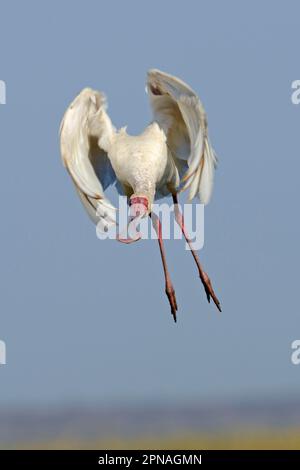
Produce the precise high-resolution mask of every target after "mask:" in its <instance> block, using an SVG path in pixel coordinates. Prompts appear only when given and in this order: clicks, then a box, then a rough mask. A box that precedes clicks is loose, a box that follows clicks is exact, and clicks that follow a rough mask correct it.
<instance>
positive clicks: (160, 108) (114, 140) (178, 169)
mask: <svg viewBox="0 0 300 470" xmlns="http://www.w3.org/2000/svg"><path fill="white" fill-rule="evenodd" d="M146 91H147V92H148V94H149V98H150V104H151V107H152V111H153V122H152V123H150V124H149V125H148V126H147V127H146V129H145V130H144V131H143V132H142V133H141V134H140V135H138V136H132V135H129V134H127V132H126V128H122V129H120V130H116V129H115V127H114V126H113V124H112V122H111V120H110V118H109V116H108V114H107V105H106V98H105V95H104V94H103V93H100V92H98V91H94V90H92V89H90V88H85V89H83V90H82V91H81V93H80V94H79V95H78V96H77V97H76V98H75V99H74V101H73V102H72V103H71V105H70V106H69V107H68V109H67V110H66V112H65V115H64V117H63V120H62V123H61V127H60V143H61V155H62V160H63V163H64V165H65V167H66V169H67V170H68V172H69V174H70V176H71V178H72V180H73V183H74V185H75V188H76V190H77V192H78V194H79V196H80V198H81V200H82V202H83V204H84V206H85V208H86V210H87V212H88V214H89V215H90V217H91V218H92V220H93V221H94V222H95V223H98V222H99V220H100V219H105V223H106V224H108V225H114V224H116V208H115V207H114V206H113V205H112V204H111V202H110V201H109V200H108V199H107V197H106V195H105V194H104V191H105V189H106V188H107V187H108V186H109V185H111V184H114V183H117V184H116V187H117V189H118V191H119V192H121V193H123V194H125V195H126V196H127V197H128V201H129V204H130V205H131V210H132V213H133V215H134V216H137V215H140V214H141V212H142V215H146V214H148V215H149V216H150V217H151V219H152V223H153V227H154V228H155V230H156V232H157V235H158V242H159V247H160V252H161V257H162V262H163V268H164V274H165V282H166V294H167V296H168V299H169V302H170V306H171V313H172V315H173V317H174V320H175V321H176V311H177V302H176V297H175V291H174V288H173V285H172V282H171V279H170V275H169V272H168V268H167V263H166V257H165V252H164V246H163V241H162V236H161V223H160V220H159V218H158V217H157V216H156V215H155V214H154V213H151V207H152V204H153V202H154V200H155V199H157V198H160V197H163V196H167V195H171V196H172V198H173V202H174V208H175V218H176V221H177V222H178V224H179V226H180V227H181V230H182V232H183V235H184V236H185V238H186V241H187V242H188V243H189V245H190V248H191V252H192V255H193V257H194V259H195V262H196V264H197V267H198V270H199V276H200V279H201V281H202V283H203V286H204V289H205V292H206V295H207V299H208V301H210V298H212V299H213V301H214V303H215V304H216V306H217V308H218V309H219V310H220V311H221V308H220V302H219V301H218V299H217V297H216V295H215V293H214V290H213V288H212V285H211V282H210V279H209V277H208V276H207V274H206V273H205V272H204V270H203V268H202V266H201V264H200V262H199V258H198V256H197V254H196V252H195V250H193V247H192V243H191V241H190V239H189V236H188V234H187V232H186V229H185V226H184V221H183V216H182V214H181V212H180V210H179V207H178V199H177V194H178V193H179V192H180V191H184V190H187V189H189V200H191V199H193V198H194V197H195V196H199V197H200V201H201V202H202V203H203V204H207V203H208V202H209V200H210V197H211V193H212V188H213V176H214V169H215V167H216V162H217V160H216V156H215V153H214V150H213V148H212V146H211V144H210V141H209V137H208V129H207V119H206V113H205V110H204V108H203V105H202V103H201V101H200V99H199V98H198V96H197V95H196V93H195V92H194V91H193V90H192V89H191V88H190V87H189V86H188V85H187V84H185V83H184V82H183V81H181V80H180V79H178V78H176V77H173V76H171V75H169V74H166V73H164V72H161V71H159V70H150V71H149V72H148V77H147V86H146ZM119 241H122V242H125V243H130V242H132V241H136V239H135V240H132V239H129V238H122V237H119Z"/></svg>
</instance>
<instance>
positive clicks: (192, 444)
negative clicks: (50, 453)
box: [0, 428, 300, 450]
mask: <svg viewBox="0 0 300 470" xmlns="http://www.w3.org/2000/svg"><path fill="white" fill-rule="evenodd" d="M0 447H1V448H4V446H1V445H0ZM5 448H14V449H53V450H54V449H107V450H112V449H129V450H133V449H169V450H173V449H175V450H176V449H187V450H206V449H300V428H288V429H280V430H279V429H276V430H270V429H266V430H261V429H259V430H257V429H256V430H255V429H250V430H246V431H245V430H244V429H241V430H236V431H234V432H228V433H226V432H225V431H224V432H220V433H218V434H204V433H203V434H186V435H173V436H168V437H166V436H164V437H151V436H148V437H144V438H141V439H132V440H131V439H128V440H124V439H123V438H122V439H118V438H115V437H113V438H111V439H105V440H91V441H81V440H75V439H70V438H60V439H57V440H53V441H49V442H42V441H41V442H38V443H37V442H35V443H30V444H24V443H23V444H18V445H14V446H9V447H8V446H6V447H5Z"/></svg>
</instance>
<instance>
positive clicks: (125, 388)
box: [0, 0, 300, 406]
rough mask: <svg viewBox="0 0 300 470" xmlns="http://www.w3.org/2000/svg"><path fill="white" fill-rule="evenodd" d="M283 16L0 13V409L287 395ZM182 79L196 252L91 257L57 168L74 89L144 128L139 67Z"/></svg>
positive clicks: (21, 8) (51, 10)
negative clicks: (191, 116)
mask: <svg viewBox="0 0 300 470" xmlns="http://www.w3.org/2000/svg"><path fill="white" fill-rule="evenodd" d="M299 14H300V5H299V3H297V2H292V1H289V2H285V3H284V4H283V3H281V5H277V4H275V3H274V2H271V1H266V2H258V1H254V2H247V4H246V2H238V1H227V2H221V1H211V2H204V1H191V0H187V1H185V2H178V1H165V2H158V1H156V0H154V1H151V2H145V1H139V2H137V1H132V0H129V1H127V2H116V1H110V2H97V1H85V2H71V1H64V2H58V1H53V2H48V3H47V4H45V3H43V4H41V3H40V2H37V1H30V0H29V1H27V2H16V1H11V2H7V1H6V2H2V3H1V28H0V65H1V66H0V79H1V80H5V82H6V86H7V104H6V105H1V106H0V126H1V137H0V153H1V164H2V171H1V176H0V179H1V184H0V194H1V197H0V213H1V222H2V223H1V248H0V250H1V266H0V275H1V287H2V289H1V292H2V293H1V297H0V339H2V340H5V342H6V346H7V365H6V366H1V367H0V389H1V394H0V406H1V405H3V406H4V405H9V404H11V405H16V404H17V405H20V406H22V405H24V404H41V405H49V404H53V403H79V402H80V403H94V402H95V403H102V404H106V403H111V402H118V403H121V402H133V401H134V402H142V403H144V402H149V401H168V402H186V401H187V400H195V401H199V400H207V399H210V400H214V399H215V400H223V399H228V400H237V399H238V400H239V399H245V398H249V397H250V398H251V397H258V396H265V397H267V398H270V397H274V396H275V395H279V396H281V395H283V394H289V393H297V392H299V390H300V367H299V368H297V366H293V365H292V364H291V361H290V355H291V342H292V341H293V340H295V339H298V338H299V336H300V322H299V316H300V312H299V303H298V298H297V297H298V291H299V288H298V279H299V249H298V240H299V229H300V225H299V217H298V214H299V208H298V201H299V197H298V188H299V181H298V180H299V176H298V175H299V171H300V163H299V142H300V136H299V131H298V129H299V126H298V124H299V117H300V106H296V105H293V104H292V103H291V99H290V96H291V92H292V91H291V83H292V81H293V80H296V79H299V78H300V77H299V66H298V59H297V58H298V55H299V54H298V52H299V51H298V44H299V39H300V32H299V31H300V28H299ZM152 67H155V68H160V69H162V70H165V71H167V72H169V73H172V74H175V75H177V76H179V77H180V78H182V79H184V80H185V81H186V82H188V83H189V84H190V85H191V86H192V87H193V88H194V89H195V90H196V91H197V93H198V94H199V96H200V97H201V99H202V101H203V102H204V104H205V107H206V110H207V114H208V119H209V129H210V136H211V140H212V142H213V145H214V147H215V149H216V151H217V154H218V157H219V168H218V171H217V174H216V182H215V190H214V194H213V199H212V202H211V203H210V204H209V206H208V207H207V208H206V210H205V245H204V248H203V250H201V252H200V256H201V258H202V260H203V263H204V265H205V268H206V269H207V271H208V272H209V274H210V276H211V278H212V280H213V282H214V286H215V288H216V291H217V293H218V295H219V297H220V299H221V302H222V306H223V313H222V314H219V313H218V312H217V311H216V309H215V308H214V307H213V306H212V305H208V304H207V301H206V298H205V295H204V292H203V288H202V285H201V283H200V281H199V279H198V277H197V271H196V268H195V266H194V264H193V261H192V258H191V256H190V254H189V253H188V252H186V250H185V249H184V243H183V241H181V242H180V241H169V242H167V243H166V249H167V256H168V260H169V265H170V270H171V275H172V278H173V282H174V286H175V289H176V294H177V300H178V304H179V313H178V317H179V321H178V324H177V325H175V324H173V322H172V318H171V315H170V312H169V305H168V302H167V299H166V296H165V294H164V281H163V273H162V268H161V262H160V257H159V251H158V247H157V243H156V242H155V241H143V242H141V243H137V244H135V245H132V246H123V245H121V244H118V243H117V242H114V241H107V242H101V241H99V240H98V239H97V238H96V235H95V228H94V226H93V225H92V224H91V222H90V220H89V219H88V217H87V216H86V214H85V212H84V210H83V209H82V207H81V204H80V202H79V200H78V198H77V196H76V194H75V192H74V190H73V186H72V183H71V181H70V179H69V177H68V175H67V173H66V172H65V170H64V169H63V167H62V164H61V161H60V154H59V143H58V128H59V124H60V120H61V117H62V114H63V112H64V110H65V108H66V106H67V105H68V104H69V102H70V101H71V100H72V99H73V97H74V96H75V95H76V94H77V93H78V92H79V91H80V90H81V89H82V88H83V87H85V86H91V87H94V88H96V89H99V90H102V91H104V92H105V93H106V95H107V97H108V102H109V113H110V116H111V117H112V120H113V122H114V124H115V125H116V126H118V127H120V126H123V125H126V124H128V130H129V132H131V133H138V132H140V131H141V130H142V129H143V128H144V127H145V126H146V124H147V123H148V122H149V120H150V116H151V115H150V108H149V105H148V101H147V96H146V94H145V91H144V84H145V75H146V71H147V70H148V69H149V68H152Z"/></svg>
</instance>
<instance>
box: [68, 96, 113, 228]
mask: <svg viewBox="0 0 300 470" xmlns="http://www.w3.org/2000/svg"><path fill="white" fill-rule="evenodd" d="M113 134H114V128H113V125H112V123H111V121H110V118H109V116H108V115H107V113H106V99H105V97H104V95H103V94H102V93H99V92H97V91H94V90H91V89H90V88H85V89H84V90H82V91H81V93H79V95H78V96H77V97H76V98H75V99H74V101H73V102H72V103H71V105H70V106H69V107H68V108H67V110H66V112H65V115H64V117H63V120H62V122H61V126H60V147H61V156H62V160H63V163H64V166H65V167H66V169H67V170H68V172H69V174H70V176H71V178H72V180H73V183H74V185H75V187H76V190H77V192H78V194H79V197H80V199H81V201H82V203H83V205H84V207H85V208H86V210H87V212H88V214H89V215H90V217H91V219H92V220H93V221H94V222H95V223H97V222H99V220H101V221H102V222H103V224H104V226H111V225H115V224H116V208H115V207H114V206H113V205H112V204H111V203H110V201H109V200H108V199H107V198H106V196H105V194H104V190H105V189H106V188H107V187H108V186H109V185H110V184H113V183H114V182H115V180H116V175H115V173H114V171H113V168H112V166H111V163H110V160H109V158H108V155H107V149H108V147H109V145H110V142H111V140H112V138H113Z"/></svg>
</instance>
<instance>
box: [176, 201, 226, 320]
mask: <svg viewBox="0 0 300 470" xmlns="http://www.w3.org/2000/svg"><path fill="white" fill-rule="evenodd" d="M173 202H174V210H175V219H176V222H177V223H178V225H179V227H180V228H181V231H182V233H183V235H184V237H185V239H186V241H187V243H188V245H189V247H190V249H191V253H192V255H193V258H194V260H195V262H196V265H197V267H198V271H199V276H200V279H201V281H202V284H203V286H204V289H205V292H206V297H207V300H208V302H210V298H212V299H213V301H214V303H215V304H216V307H217V308H218V310H219V311H220V312H221V311H222V310H221V305H220V302H219V300H218V299H217V296H216V294H215V293H214V290H213V288H212V285H211V282H210V279H209V277H208V275H207V274H206V272H205V271H204V270H203V268H202V266H201V263H200V260H199V258H198V255H197V253H196V251H195V250H194V249H193V245H192V241H191V239H190V238H189V235H188V233H187V231H186V229H185V225H184V219H183V215H182V213H181V212H180V209H179V206H178V198H177V194H173Z"/></svg>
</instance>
